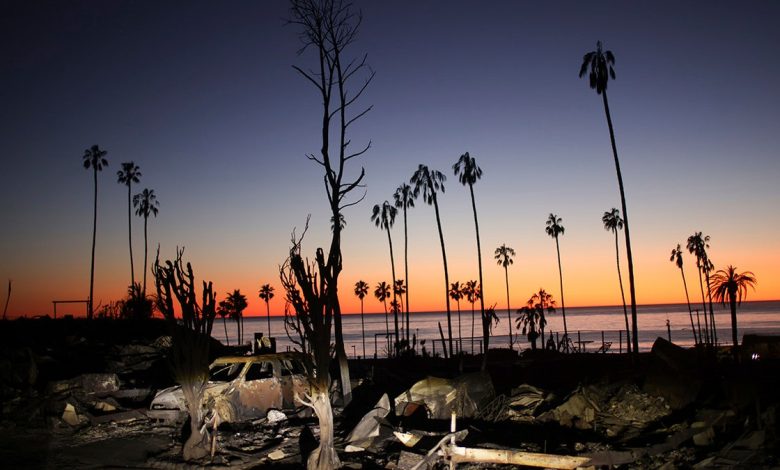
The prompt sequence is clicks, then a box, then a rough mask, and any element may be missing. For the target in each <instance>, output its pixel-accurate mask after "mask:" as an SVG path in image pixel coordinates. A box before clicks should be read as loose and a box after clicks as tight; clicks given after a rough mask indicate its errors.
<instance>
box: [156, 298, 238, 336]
mask: <svg viewBox="0 0 780 470" xmlns="http://www.w3.org/2000/svg"><path fill="white" fill-rule="evenodd" d="M144 298H145V296H144ZM222 326H223V327H224V328H225V342H226V343H227V345H228V346H230V338H228V334H227V322H226V321H225V317H222Z"/></svg>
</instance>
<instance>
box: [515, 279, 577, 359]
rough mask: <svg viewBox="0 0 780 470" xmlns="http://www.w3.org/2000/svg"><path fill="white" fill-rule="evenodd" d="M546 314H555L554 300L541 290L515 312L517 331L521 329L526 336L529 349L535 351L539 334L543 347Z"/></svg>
mask: <svg viewBox="0 0 780 470" xmlns="http://www.w3.org/2000/svg"><path fill="white" fill-rule="evenodd" d="M547 313H555V300H553V296H552V295H550V294H548V293H547V291H545V290H544V289H542V288H540V289H539V292H536V293H534V294H533V295H532V296H531V298H529V299H528V301H527V302H526V305H525V306H524V307H522V308H520V309H519V310H518V311H517V314H518V316H517V329H522V334H524V335H527V336H528V341H529V342H530V343H531V349H536V340H537V338H539V336H540V333H541V340H542V347H544V328H545V327H546V326H547V317H546V314H547ZM537 328H538V331H537ZM567 343H568V341H567Z"/></svg>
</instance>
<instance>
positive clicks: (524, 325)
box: [515, 305, 543, 350]
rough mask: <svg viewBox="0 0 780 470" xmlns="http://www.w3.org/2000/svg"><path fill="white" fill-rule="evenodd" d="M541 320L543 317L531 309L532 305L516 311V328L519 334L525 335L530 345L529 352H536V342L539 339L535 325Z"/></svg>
mask: <svg viewBox="0 0 780 470" xmlns="http://www.w3.org/2000/svg"><path fill="white" fill-rule="evenodd" d="M542 320H543V317H541V316H540V315H539V312H538V311H537V310H536V309H535V308H533V305H525V306H523V307H521V308H519V309H518V310H517V319H516V320H515V322H516V328H517V329H518V330H521V334H523V335H526V338H528V342H529V343H531V350H536V340H537V338H538V337H539V333H538V332H537V331H536V325H538V324H539V322H541V321H542Z"/></svg>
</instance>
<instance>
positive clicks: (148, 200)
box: [133, 189, 160, 297]
mask: <svg viewBox="0 0 780 470" xmlns="http://www.w3.org/2000/svg"><path fill="white" fill-rule="evenodd" d="M159 205H160V203H159V202H157V196H155V195H154V190H153V189H144V190H143V191H141V192H140V193H138V194H136V195H135V196H133V206H134V207H135V208H136V211H135V213H136V215H138V216H139V217H143V218H144V285H143V295H144V297H145V296H146V271H147V269H146V261H147V259H148V252H149V239H148V234H149V232H148V221H149V216H150V215H153V216H155V217H157V212H159V209H158V206H159Z"/></svg>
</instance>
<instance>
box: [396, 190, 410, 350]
mask: <svg viewBox="0 0 780 470" xmlns="http://www.w3.org/2000/svg"><path fill="white" fill-rule="evenodd" d="M393 199H394V200H395V207H397V208H399V209H403V211H404V279H406V292H405V293H404V295H405V297H406V298H405V301H404V304H405V308H406V338H407V339H409V337H410V335H409V234H408V232H407V225H406V210H407V209H410V208H412V207H414V191H413V190H412V187H411V186H409V185H408V184H406V183H401V186H398V188H397V189H396V190H395V192H394V193H393Z"/></svg>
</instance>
